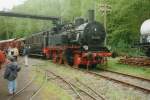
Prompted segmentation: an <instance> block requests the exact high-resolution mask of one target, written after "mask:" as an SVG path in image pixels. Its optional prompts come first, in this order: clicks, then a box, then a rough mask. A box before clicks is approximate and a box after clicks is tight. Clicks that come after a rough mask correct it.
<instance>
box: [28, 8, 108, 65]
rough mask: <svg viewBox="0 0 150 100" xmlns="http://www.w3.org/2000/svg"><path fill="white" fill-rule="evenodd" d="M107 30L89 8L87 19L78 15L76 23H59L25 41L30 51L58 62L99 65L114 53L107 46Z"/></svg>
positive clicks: (32, 53)
mask: <svg viewBox="0 0 150 100" xmlns="http://www.w3.org/2000/svg"><path fill="white" fill-rule="evenodd" d="M105 37H106V32H105V30H104V27H103V25H102V24H101V23H99V22H97V21H95V20H94V10H89V18H88V21H85V20H84V19H82V18H77V19H76V20H75V22H74V23H69V24H56V25H55V26H54V27H53V28H52V29H50V30H48V31H44V32H39V33H36V34H33V35H32V36H29V37H27V38H26V40H25V44H26V45H27V46H29V47H30V54H31V55H39V56H44V57H46V58H47V59H50V58H51V59H52V60H53V61H54V62H57V63H68V64H70V65H77V66H78V65H97V64H99V63H105V62H106V59H105V58H106V57H108V56H111V53H110V52H109V50H108V49H107V48H106V47H105V46H104V40H105Z"/></svg>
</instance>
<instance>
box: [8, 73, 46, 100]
mask: <svg viewBox="0 0 150 100" xmlns="http://www.w3.org/2000/svg"><path fill="white" fill-rule="evenodd" d="M36 71H37V70H36ZM36 77H37V75H35V76H34V77H33V78H32V79H31V80H30V81H29V82H28V83H27V84H26V85H25V86H24V87H22V88H21V89H20V90H18V91H17V92H16V93H15V94H14V95H12V96H10V97H9V98H8V99H7V100H15V98H17V97H18V96H19V95H21V94H22V93H23V92H25V90H26V89H27V88H29V87H30V86H31V85H32V84H33V82H34V81H35V80H36ZM46 80H47V75H46V73H45V76H44V78H43V81H42V83H41V85H40V87H39V88H37V89H36V90H35V91H34V92H33V94H32V95H31V96H30V97H29V100H32V99H33V98H34V97H35V96H36V95H37V94H38V93H39V92H40V90H41V89H42V87H43V85H44V83H45V81H46Z"/></svg>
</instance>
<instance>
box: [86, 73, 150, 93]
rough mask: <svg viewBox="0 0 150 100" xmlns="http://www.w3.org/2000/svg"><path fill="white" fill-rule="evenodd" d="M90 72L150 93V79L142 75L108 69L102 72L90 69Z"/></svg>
mask: <svg viewBox="0 0 150 100" xmlns="http://www.w3.org/2000/svg"><path fill="white" fill-rule="evenodd" d="M88 73H90V74H93V75H96V76H98V77H103V78H105V79H107V80H110V81H115V82H117V83H121V84H124V85H127V86H131V87H134V88H135V89H138V90H142V91H143V92H147V93H150V80H149V79H144V78H141V77H136V76H131V75H128V74H122V73H118V72H113V71H106V70H105V71H101V72H93V71H88Z"/></svg>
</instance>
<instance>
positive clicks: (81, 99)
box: [47, 70, 83, 100]
mask: <svg viewBox="0 0 150 100" xmlns="http://www.w3.org/2000/svg"><path fill="white" fill-rule="evenodd" d="M47 72H49V73H51V74H53V75H54V76H56V77H58V78H60V79H61V80H63V81H64V82H65V83H67V84H68V85H69V86H70V87H71V88H72V90H73V91H74V92H75V93H76V94H77V96H78V97H79V99H80V100H83V98H82V97H81V95H80V94H79V93H78V92H77V90H76V89H75V88H74V87H73V86H72V84H70V82H68V81H66V80H65V79H64V78H62V77H60V76H59V75H56V74H55V73H53V72H51V71H49V70H47Z"/></svg>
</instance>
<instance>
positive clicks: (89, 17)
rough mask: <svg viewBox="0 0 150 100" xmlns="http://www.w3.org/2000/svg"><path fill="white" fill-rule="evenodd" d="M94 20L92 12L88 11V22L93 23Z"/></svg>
mask: <svg viewBox="0 0 150 100" xmlns="http://www.w3.org/2000/svg"><path fill="white" fill-rule="evenodd" d="M94 20H95V14H94V10H89V11H88V21H89V22H93V21H94Z"/></svg>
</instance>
